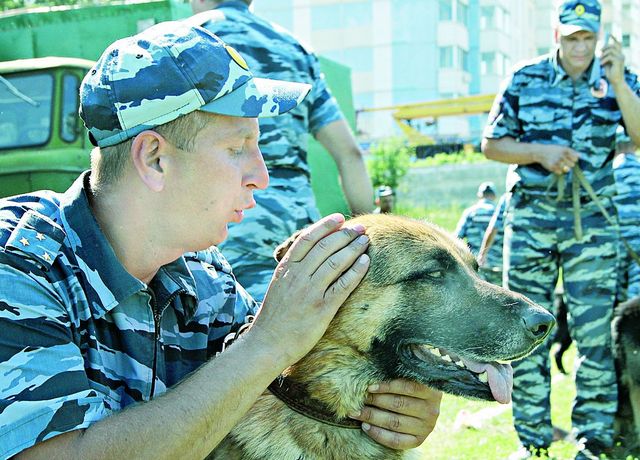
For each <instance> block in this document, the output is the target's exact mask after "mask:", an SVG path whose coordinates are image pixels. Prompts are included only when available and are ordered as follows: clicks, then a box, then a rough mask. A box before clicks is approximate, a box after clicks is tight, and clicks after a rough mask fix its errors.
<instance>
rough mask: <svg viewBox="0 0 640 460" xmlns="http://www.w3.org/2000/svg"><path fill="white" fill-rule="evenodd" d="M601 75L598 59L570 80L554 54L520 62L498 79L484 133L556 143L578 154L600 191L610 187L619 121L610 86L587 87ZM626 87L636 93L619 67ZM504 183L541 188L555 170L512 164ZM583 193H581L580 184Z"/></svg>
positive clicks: (639, 87) (639, 88)
mask: <svg viewBox="0 0 640 460" xmlns="http://www.w3.org/2000/svg"><path fill="white" fill-rule="evenodd" d="M601 78H602V73H601V68H600V65H599V61H598V60H594V63H592V65H591V67H590V68H589V69H588V70H587V71H586V72H585V73H584V74H583V75H582V76H581V77H580V78H579V79H578V80H577V81H576V82H575V83H574V82H573V81H572V80H571V78H570V77H569V76H568V75H567V74H566V72H565V71H564V69H563V68H562V67H561V66H560V65H559V62H558V60H557V54H555V53H554V54H551V55H548V56H542V57H540V58H537V59H536V60H533V61H532V62H528V63H525V64H524V65H522V66H521V67H520V68H519V69H517V70H516V71H515V72H514V73H513V74H512V76H511V77H510V78H509V79H507V81H506V82H505V83H504V85H503V87H502V89H501V91H500V92H499V94H498V95H497V96H496V99H495V102H494V104H493V107H492V109H491V113H490V114H489V121H488V124H487V126H486V127H485V130H484V137H486V138H489V139H499V138H502V137H505V136H510V137H513V138H514V139H516V140H518V141H520V142H530V143H540V144H558V145H565V146H568V147H571V148H573V149H574V150H576V151H577V152H579V154H580V161H579V165H580V167H581V168H582V169H583V171H584V173H585V176H586V178H587V180H588V181H589V183H590V184H591V186H592V187H593V188H594V190H595V191H596V192H597V193H598V194H599V195H601V196H612V195H613V194H614V193H615V186H614V183H613V174H612V171H611V160H612V159H613V154H614V150H615V139H616V129H617V127H618V126H619V125H621V124H622V125H623V124H624V123H623V120H622V115H621V112H620V109H619V107H618V103H617V102H616V99H615V96H614V93H613V89H612V88H611V86H610V85H607V88H608V89H607V92H606V94H605V95H604V97H602V98H597V97H595V96H594V95H592V93H591V88H592V86H594V85H595V84H596V83H597V82H598V81H599V80H600V79H601ZM625 79H626V82H627V83H628V84H629V86H630V87H631V89H632V90H633V91H634V92H636V93H637V94H639V95H640V83H639V82H638V78H637V76H636V75H635V74H633V73H631V72H630V71H628V70H625ZM508 176H509V177H508V178H507V183H510V184H514V185H515V187H516V188H518V189H520V188H522V189H523V190H525V191H528V192H532V193H547V190H549V189H551V190H553V191H554V192H555V188H552V186H553V184H554V180H555V179H556V175H555V174H552V173H550V172H549V171H547V170H546V169H544V168H543V167H542V165H540V164H538V163H534V164H529V165H512V166H511V167H510V169H509V173H508ZM566 179H567V187H566V188H565V197H566V199H570V191H571V180H572V173H571V172H570V173H568V174H567V175H566ZM581 193H582V195H583V196H586V195H587V192H586V191H585V190H581Z"/></svg>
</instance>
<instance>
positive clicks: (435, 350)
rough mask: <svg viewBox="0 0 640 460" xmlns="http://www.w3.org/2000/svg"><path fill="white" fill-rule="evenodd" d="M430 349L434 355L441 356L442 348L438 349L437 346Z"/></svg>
mask: <svg viewBox="0 0 640 460" xmlns="http://www.w3.org/2000/svg"><path fill="white" fill-rule="evenodd" d="M429 351H430V352H431V354H432V355H436V356H441V355H440V350H438V349H437V348H432V349H430V350H429Z"/></svg>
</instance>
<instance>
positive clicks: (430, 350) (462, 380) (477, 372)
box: [401, 343, 513, 404]
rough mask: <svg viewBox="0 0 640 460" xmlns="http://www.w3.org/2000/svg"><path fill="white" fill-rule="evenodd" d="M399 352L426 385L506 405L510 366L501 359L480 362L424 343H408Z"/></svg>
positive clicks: (510, 389)
mask: <svg viewBox="0 0 640 460" xmlns="http://www.w3.org/2000/svg"><path fill="white" fill-rule="evenodd" d="M403 348H404V350H405V351H404V352H403V353H401V355H402V356H403V357H404V361H405V362H406V364H409V365H411V366H412V367H413V368H414V369H413V371H414V372H417V373H418V374H419V376H420V377H421V380H423V381H424V383H426V384H427V385H430V386H433V387H435V388H437V389H439V390H442V391H444V392H446V393H451V394H455V395H459V396H467V397H474V398H480V399H492V397H493V399H495V400H496V401H498V402H500V403H503V404H508V403H509V402H511V391H512V389H513V369H512V368H511V364H509V363H508V362H506V361H503V362H497V361H492V362H480V361H474V360H472V359H469V358H465V357H461V356H458V355H456V354H455V353H452V352H450V351H447V350H445V349H444V348H439V347H435V346H432V345H425V344H415V343H413V344H408V345H406V346H405V347H403Z"/></svg>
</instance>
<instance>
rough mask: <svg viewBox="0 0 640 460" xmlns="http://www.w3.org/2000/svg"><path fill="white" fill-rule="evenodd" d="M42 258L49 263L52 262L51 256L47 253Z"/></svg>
mask: <svg viewBox="0 0 640 460" xmlns="http://www.w3.org/2000/svg"><path fill="white" fill-rule="evenodd" d="M42 258H43V259H44V260H45V261H47V262H51V256H50V255H49V254H48V253H46V252H45V253H44V254H42Z"/></svg>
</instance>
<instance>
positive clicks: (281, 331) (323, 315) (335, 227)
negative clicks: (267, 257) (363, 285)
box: [248, 214, 369, 368]
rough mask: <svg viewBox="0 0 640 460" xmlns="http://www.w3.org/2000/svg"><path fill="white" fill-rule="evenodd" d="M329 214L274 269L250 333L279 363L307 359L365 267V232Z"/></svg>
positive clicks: (366, 242)
mask: <svg viewBox="0 0 640 460" xmlns="http://www.w3.org/2000/svg"><path fill="white" fill-rule="evenodd" d="M343 223H344V217H343V216H342V215H340V214H333V215H331V216H328V217H325V218H324V219H321V220H320V221H318V222H316V223H315V224H313V225H312V226H310V227H308V228H306V229H304V230H302V231H301V232H300V235H299V236H298V238H297V239H296V240H295V241H294V242H293V244H292V245H291V247H290V248H289V250H288V251H287V253H286V254H285V256H284V257H283V258H282V260H281V261H280V263H279V264H278V267H277V268H276V270H275V273H274V275H273V279H272V280H271V284H270V285H269V289H268V291H267V294H266V296H265V299H264V302H263V304H262V308H261V309H260V311H259V313H258V316H257V317H256V320H255V322H254V324H253V325H252V327H251V329H250V331H249V332H248V333H250V334H251V335H252V336H254V337H256V334H258V337H260V339H259V340H262V341H263V342H264V345H265V347H268V348H269V349H271V350H273V352H274V353H276V354H277V356H278V357H280V358H282V360H283V362H282V365H283V368H284V367H287V366H289V365H291V364H293V363H295V362H296V361H298V360H299V359H300V358H302V357H303V356H304V355H306V354H307V353H308V352H309V351H310V350H311V348H312V347H313V346H314V345H315V344H316V342H317V341H318V340H319V339H320V337H322V335H323V334H324V332H325V330H326V329H327V327H328V325H329V322H330V321H331V319H333V316H334V315H335V313H336V311H337V310H338V307H340V305H342V304H343V303H344V301H345V300H346V299H347V297H348V296H349V294H351V292H352V291H353V290H354V289H355V288H356V286H358V284H359V283H360V281H362V278H364V275H365V273H366V272H367V269H368V267H369V257H368V256H367V255H366V254H363V253H364V252H365V250H366V249H367V247H368V245H369V238H368V237H367V236H366V235H364V231H365V229H364V227H363V226H362V225H357V226H354V227H352V228H349V227H345V228H341V227H342V224H343Z"/></svg>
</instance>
